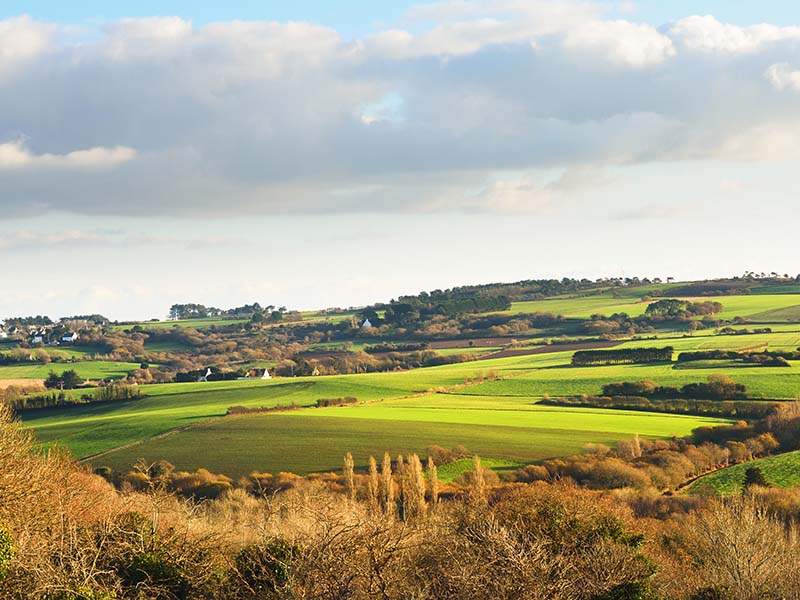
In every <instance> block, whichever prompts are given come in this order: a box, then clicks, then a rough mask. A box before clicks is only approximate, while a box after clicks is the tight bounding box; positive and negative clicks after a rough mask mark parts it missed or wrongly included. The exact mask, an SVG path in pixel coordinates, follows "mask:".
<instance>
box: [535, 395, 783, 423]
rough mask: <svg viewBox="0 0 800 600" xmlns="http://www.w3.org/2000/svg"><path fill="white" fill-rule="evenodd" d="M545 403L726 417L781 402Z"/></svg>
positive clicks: (611, 399) (766, 410) (768, 409)
mask: <svg viewBox="0 0 800 600" xmlns="http://www.w3.org/2000/svg"><path fill="white" fill-rule="evenodd" d="M540 404H543V405H545V406H577V407H584V408H604V409H616V410H634V411H644V412H656V413H666V414H674V415H695V416H701V417H718V418H723V419H729V418H732V419H764V418H766V417H769V416H770V415H773V414H775V411H776V407H777V403H774V402H763V401H758V400H754V401H747V400H737V401H730V400H723V401H719V400H696V399H684V398H679V397H676V396H671V397H669V398H664V399H661V398H658V397H651V398H647V397H645V396H630V395H615V396H570V397H564V398H546V399H544V400H541V401H540Z"/></svg>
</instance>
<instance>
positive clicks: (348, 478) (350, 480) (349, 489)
mask: <svg viewBox="0 0 800 600" xmlns="http://www.w3.org/2000/svg"><path fill="white" fill-rule="evenodd" d="M354 467H355V464H354V462H353V455H352V454H350V453H349V452H348V453H347V454H345V455H344V472H343V474H344V489H345V493H346V494H347V497H348V498H350V500H355V499H356V484H355V477H354V474H353V469H354Z"/></svg>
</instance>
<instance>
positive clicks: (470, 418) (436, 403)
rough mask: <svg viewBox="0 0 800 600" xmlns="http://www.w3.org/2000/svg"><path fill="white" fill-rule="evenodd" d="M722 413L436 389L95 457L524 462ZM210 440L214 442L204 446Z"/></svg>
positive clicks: (257, 420)
mask: <svg viewBox="0 0 800 600" xmlns="http://www.w3.org/2000/svg"><path fill="white" fill-rule="evenodd" d="M719 422H720V421H718V420H715V419H705V418H700V417H676V416H674V415H655V414H650V413H628V412H624V411H620V412H612V411H602V410H592V409H562V408H554V407H542V406H537V405H535V404H533V399H527V400H516V401H505V402H498V401H496V400H495V399H493V398H475V397H470V396H446V395H441V394H433V395H429V396H424V397H422V398H411V399H403V400H389V401H384V402H376V403H370V404H365V405H360V406H354V407H337V408H327V409H308V410H304V411H297V412H291V413H267V414H258V415H247V416H240V417H226V418H223V419H219V420H215V421H209V422H205V423H202V424H200V425H198V426H197V427H193V428H191V429H187V430H185V431H181V432H178V433H175V434H172V435H169V436H166V437H162V438H159V439H155V440H152V441H149V442H147V443H145V444H141V445H137V446H134V447H131V448H127V449H123V450H120V451H116V452H113V453H111V454H107V455H105V456H103V457H101V458H99V459H98V461H97V463H98V464H106V465H110V466H112V467H115V468H125V467H127V466H130V465H131V464H132V463H133V462H135V461H136V460H137V459H140V458H142V459H144V460H146V461H153V460H156V459H157V458H159V457H162V456H166V457H169V460H170V461H171V462H173V463H174V464H175V465H176V466H177V467H178V468H180V469H190V470H194V469H197V468H199V467H206V468H209V469H211V470H216V471H220V472H224V473H227V474H230V475H232V476H239V475H244V474H247V473H249V472H250V471H253V470H259V471H269V472H277V471H281V470H289V471H292V472H295V473H301V474H302V473H308V472H312V471H327V470H338V469H339V468H340V467H341V461H342V456H343V455H344V454H345V453H346V452H352V453H353V456H354V458H355V460H356V464H357V465H358V466H359V467H361V468H363V467H365V466H366V464H367V460H368V458H369V455H370V454H373V455H376V456H378V455H382V454H383V452H384V451H388V452H390V453H391V454H392V455H396V454H397V453H407V452H418V453H424V450H425V448H426V447H427V446H430V445H433V444H437V445H442V446H446V447H453V446H456V445H463V446H466V447H467V448H468V449H469V451H470V452H474V453H478V454H481V455H484V456H490V457H492V459H494V460H501V461H510V462H513V463H514V464H520V463H530V462H533V461H538V460H542V459H545V458H549V457H553V456H560V455H565V454H572V453H577V452H580V451H581V449H582V448H583V447H584V446H585V445H586V444H588V443H590V442H594V443H605V444H613V443H615V442H616V441H617V440H619V439H621V438H628V437H632V436H633V435H634V434H635V433H638V434H640V435H642V436H643V437H664V436H671V435H685V434H687V433H689V432H690V431H691V429H693V428H695V427H699V426H701V425H707V424H714V423H719ZM208 447H214V448H216V449H217V450H216V451H215V452H213V453H205V452H203V451H202V449H203V448H208ZM487 466H488V465H487ZM445 475H446V473H445ZM456 475H457V474H453V476H456Z"/></svg>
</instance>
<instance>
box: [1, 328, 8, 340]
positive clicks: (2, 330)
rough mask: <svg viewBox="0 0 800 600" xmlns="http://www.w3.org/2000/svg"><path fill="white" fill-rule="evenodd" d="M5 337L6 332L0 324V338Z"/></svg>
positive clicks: (6, 335)
mask: <svg viewBox="0 0 800 600" xmlns="http://www.w3.org/2000/svg"><path fill="white" fill-rule="evenodd" d="M7 337H8V333H6V330H5V329H4V328H3V327H2V326H0V340H4V339H6V338H7Z"/></svg>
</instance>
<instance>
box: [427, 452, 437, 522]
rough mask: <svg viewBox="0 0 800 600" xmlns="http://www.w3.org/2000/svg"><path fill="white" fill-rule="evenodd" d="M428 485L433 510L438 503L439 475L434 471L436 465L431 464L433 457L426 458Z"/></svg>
mask: <svg viewBox="0 0 800 600" xmlns="http://www.w3.org/2000/svg"><path fill="white" fill-rule="evenodd" d="M427 471H428V485H430V488H431V506H432V507H433V508H434V509H435V508H436V505H437V504H438V503H439V473H438V472H437V469H436V463H435V462H433V457H432V456H429V457H428V468H427Z"/></svg>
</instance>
